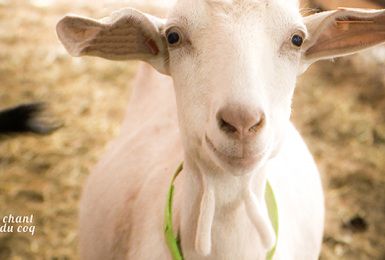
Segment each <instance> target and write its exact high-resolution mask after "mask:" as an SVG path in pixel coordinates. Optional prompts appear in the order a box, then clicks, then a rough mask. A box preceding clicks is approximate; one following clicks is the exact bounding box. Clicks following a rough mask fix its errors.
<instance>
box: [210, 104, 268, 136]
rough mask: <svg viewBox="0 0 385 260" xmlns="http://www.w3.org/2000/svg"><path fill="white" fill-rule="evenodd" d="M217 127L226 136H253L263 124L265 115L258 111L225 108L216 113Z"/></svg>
mask: <svg viewBox="0 0 385 260" xmlns="http://www.w3.org/2000/svg"><path fill="white" fill-rule="evenodd" d="M217 121H218V127H219V129H220V130H221V131H223V132H225V133H226V134H236V133H238V134H240V136H250V135H255V134H257V133H258V132H259V130H261V128H262V127H263V125H264V123H265V114H264V113H263V112H262V111H261V110H258V109H247V108H243V107H231V106H229V107H225V108H222V109H220V110H219V112H218V113H217Z"/></svg>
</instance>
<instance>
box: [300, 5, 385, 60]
mask: <svg viewBox="0 0 385 260" xmlns="http://www.w3.org/2000/svg"><path fill="white" fill-rule="evenodd" d="M304 20H305V24H306V27H307V30H308V32H309V39H308V40H307V41H306V42H305V43H304V46H303V55H302V64H303V65H304V66H305V67H306V66H308V65H310V64H311V63H313V62H315V61H317V60H322V59H330V58H334V57H340V56H345V55H349V54H353V53H355V52H358V51H360V50H363V49H366V48H369V47H372V46H375V45H378V44H381V43H384V42H385V10H366V9H348V8H340V9H338V10H334V11H327V12H321V13H317V14H314V15H310V16H307V17H305V18H304Z"/></svg>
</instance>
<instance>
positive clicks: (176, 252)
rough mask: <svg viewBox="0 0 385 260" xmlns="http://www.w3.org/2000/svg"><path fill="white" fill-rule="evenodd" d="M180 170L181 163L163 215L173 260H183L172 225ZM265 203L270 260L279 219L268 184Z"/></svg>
mask: <svg viewBox="0 0 385 260" xmlns="http://www.w3.org/2000/svg"><path fill="white" fill-rule="evenodd" d="M182 170H183V163H181V164H180V165H179V167H178V168H177V170H176V171H175V174H174V176H173V178H172V180H171V185H170V189H169V190H168V194H167V205H166V211H165V214H164V221H165V230H164V233H165V236H166V242H167V246H168V248H169V250H170V253H171V256H172V259H173V260H183V254H182V250H181V249H180V241H179V239H178V236H175V234H174V228H173V225H172V205H173V204H172V201H173V196H174V189H175V187H174V182H175V179H176V177H178V175H179V173H180V172H181V171H182ZM265 201H266V205H267V210H268V213H269V218H270V222H271V225H272V226H273V229H274V233H275V237H276V240H275V244H274V246H273V248H272V249H271V250H270V251H269V252H268V253H267V256H266V260H272V259H273V256H274V253H275V249H276V248H277V242H278V228H279V222H278V220H279V218H278V205H277V201H276V199H275V196H274V192H273V189H272V187H271V185H270V183H269V182H267V183H266V192H265Z"/></svg>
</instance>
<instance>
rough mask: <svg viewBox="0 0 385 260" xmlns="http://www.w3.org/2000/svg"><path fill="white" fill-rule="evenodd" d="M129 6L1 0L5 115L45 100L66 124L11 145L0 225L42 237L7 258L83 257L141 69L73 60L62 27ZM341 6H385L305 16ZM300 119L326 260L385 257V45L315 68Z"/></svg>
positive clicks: (4, 156) (14, 238) (14, 247)
mask: <svg viewBox="0 0 385 260" xmlns="http://www.w3.org/2000/svg"><path fill="white" fill-rule="evenodd" d="M127 2H129V1H117V0H115V1H112V0H104V1H97V3H96V1H87V0H83V1H65V0H56V1H55V0H30V1H28V0H0V109H2V108H6V107H9V106H14V105H18V104H20V103H28V102H46V103H48V104H49V105H50V110H51V113H52V114H53V115H54V117H55V118H57V119H58V120H60V121H62V122H63V123H64V126H63V127H62V128H61V129H59V130H57V131H56V132H55V133H53V134H51V135H50V136H45V137H40V136H34V135H25V136H17V137H12V138H2V139H0V217H1V218H2V217H3V216H5V215H8V214H14V215H30V214H34V217H35V219H34V224H35V225H36V229H37V230H36V232H37V233H36V234H35V235H34V236H33V237H32V236H31V235H30V234H21V233H8V234H7V233H0V260H3V259H4V260H7V259H51V260H56V259H57V260H59V259H60V260H61V259H63V260H64V259H78V255H77V212H78V201H79V197H80V194H81V188H82V185H83V183H84V180H85V178H86V177H87V175H88V174H89V171H90V169H91V168H92V166H93V165H94V164H95V162H96V161H97V160H98V158H99V157H100V156H101V154H102V153H103V151H104V148H105V145H106V143H107V142H108V141H109V140H111V139H112V138H113V137H114V136H116V135H117V134H118V133H119V131H120V123H121V121H122V119H123V115H124V110H125V107H126V105H127V102H128V99H129V97H130V93H131V85H130V80H131V79H132V77H133V75H134V73H135V69H136V67H137V63H135V62H120V63H119V62H110V61H105V60H102V59H97V58H82V59H79V58H71V57H70V56H69V55H67V53H66V52H65V51H64V49H63V48H62V47H61V45H60V44H59V42H58V40H57V38H56V33H55V25H56V23H57V21H58V20H59V19H60V18H61V17H62V16H63V15H65V14H66V13H69V12H71V13H78V14H82V15H87V16H92V17H103V16H105V15H108V14H109V13H110V12H111V11H112V10H113V9H116V8H119V7H123V6H127V5H128V3H127ZM131 2H132V1H131ZM136 2H137V4H138V3H140V4H141V5H143V6H145V5H146V4H147V2H148V3H151V0H147V2H146V1H136ZM338 6H349V7H367V8H385V1H384V0H373V1H365V0H351V1H350V0H339V1H333V0H330V1H329V0H311V1H304V3H303V13H304V14H309V13H312V12H314V11H317V10H326V9H331V8H336V7H338ZM142 9H143V8H142ZM145 9H146V8H145ZM147 9H151V8H147ZM152 9H153V11H155V9H154V8H152ZM293 120H294V122H295V124H296V125H297V127H298V128H299V130H300V132H301V133H302V134H303V136H304V138H305V139H306V142H307V143H308V145H309V147H310V150H311V151H312V153H313V155H314V157H315V159H316V161H317V163H318V165H319V168H320V170H321V174H322V179H323V184H324V189H325V196H326V206H327V212H326V214H327V217H326V227H325V237H324V244H323V251H322V257H321V259H325V260H326V259H327V260H334V259H349V260H350V259H360V260H361V259H371V260H372V259H378V260H384V259H385V47H384V46H382V47H378V48H376V49H373V50H370V51H366V52H364V53H361V54H359V55H354V56H350V57H348V58H344V59H336V60H334V61H324V62H319V63H317V64H316V65H313V66H312V67H311V68H310V69H309V71H308V72H307V73H306V74H304V75H303V76H302V77H300V79H299V84H298V88H297V91H296V95H295V98H294V107H293ZM0 224H1V223H0Z"/></svg>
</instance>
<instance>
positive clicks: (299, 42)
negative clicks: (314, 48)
mask: <svg viewBox="0 0 385 260" xmlns="http://www.w3.org/2000/svg"><path fill="white" fill-rule="evenodd" d="M291 43H292V44H293V45H294V46H297V47H301V46H302V44H303V37H302V36H300V35H298V34H294V35H293V36H292V37H291Z"/></svg>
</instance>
